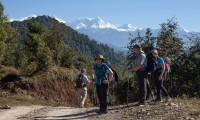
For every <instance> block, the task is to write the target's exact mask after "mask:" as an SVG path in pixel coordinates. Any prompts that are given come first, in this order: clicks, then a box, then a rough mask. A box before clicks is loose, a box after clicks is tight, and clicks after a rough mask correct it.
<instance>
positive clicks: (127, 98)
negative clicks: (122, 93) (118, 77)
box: [126, 74, 130, 107]
mask: <svg viewBox="0 0 200 120" xmlns="http://www.w3.org/2000/svg"><path fill="white" fill-rule="evenodd" d="M129 79H130V74H128V88H127V92H126V94H127V97H126V103H127V107H129V105H128V103H129Z"/></svg>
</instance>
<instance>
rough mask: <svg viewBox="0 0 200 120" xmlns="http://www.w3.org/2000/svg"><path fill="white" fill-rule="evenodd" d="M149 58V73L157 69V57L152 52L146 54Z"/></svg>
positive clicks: (147, 69)
mask: <svg viewBox="0 0 200 120" xmlns="http://www.w3.org/2000/svg"><path fill="white" fill-rule="evenodd" d="M146 59H147V67H146V71H147V72H149V73H152V72H155V70H156V58H155V56H154V55H153V54H152V53H151V52H150V53H148V54H147V55H146Z"/></svg>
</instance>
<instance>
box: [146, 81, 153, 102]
mask: <svg viewBox="0 0 200 120" xmlns="http://www.w3.org/2000/svg"><path fill="white" fill-rule="evenodd" d="M146 81H147V85H148V87H149V90H150V93H151V95H152V97H153V99H154V100H155V97H154V94H153V92H152V89H151V86H150V83H149V79H148V78H146Z"/></svg>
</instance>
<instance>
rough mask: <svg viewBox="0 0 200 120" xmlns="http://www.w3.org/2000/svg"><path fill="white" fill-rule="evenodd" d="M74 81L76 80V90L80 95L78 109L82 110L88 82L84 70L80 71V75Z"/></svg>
mask: <svg viewBox="0 0 200 120" xmlns="http://www.w3.org/2000/svg"><path fill="white" fill-rule="evenodd" d="M74 80H76V89H77V91H78V93H79V95H80V107H81V108H84V103H85V100H86V98H87V84H88V83H89V82H90V81H89V79H88V77H87V76H86V69H82V70H81V73H80V74H79V75H77V76H76V77H75V78H74Z"/></svg>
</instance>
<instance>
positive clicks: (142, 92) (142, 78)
mask: <svg viewBox="0 0 200 120" xmlns="http://www.w3.org/2000/svg"><path fill="white" fill-rule="evenodd" d="M137 77H138V85H139V96H140V102H146V96H147V86H146V83H147V81H146V72H144V71H139V72H138V73H137Z"/></svg>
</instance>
